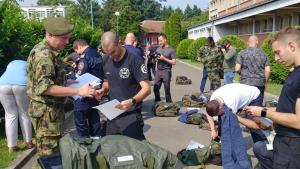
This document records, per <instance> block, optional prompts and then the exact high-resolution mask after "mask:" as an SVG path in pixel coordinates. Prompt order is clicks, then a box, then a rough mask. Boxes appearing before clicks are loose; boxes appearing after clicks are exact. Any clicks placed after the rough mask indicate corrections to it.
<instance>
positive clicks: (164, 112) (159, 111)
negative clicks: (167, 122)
mask: <svg viewBox="0 0 300 169" xmlns="http://www.w3.org/2000/svg"><path fill="white" fill-rule="evenodd" d="M179 110H180V107H179V105H178V104H176V103H166V102H163V101H161V102H158V103H156V104H155V105H154V106H153V113H154V115H155V116H160V117H175V116H178V113H179Z"/></svg>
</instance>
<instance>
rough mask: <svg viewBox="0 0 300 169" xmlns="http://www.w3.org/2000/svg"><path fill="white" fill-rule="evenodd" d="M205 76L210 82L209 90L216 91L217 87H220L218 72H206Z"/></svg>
mask: <svg viewBox="0 0 300 169" xmlns="http://www.w3.org/2000/svg"><path fill="white" fill-rule="evenodd" d="M207 75H208V79H209V80H210V90H217V89H218V88H219V87H221V79H220V75H219V72H217V71H213V72H209V71H207Z"/></svg>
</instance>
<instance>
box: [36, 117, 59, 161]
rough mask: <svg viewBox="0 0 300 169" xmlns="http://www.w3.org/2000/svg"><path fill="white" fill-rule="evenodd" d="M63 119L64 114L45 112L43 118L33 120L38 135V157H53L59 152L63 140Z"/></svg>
mask: <svg viewBox="0 0 300 169" xmlns="http://www.w3.org/2000/svg"><path fill="white" fill-rule="evenodd" d="M53 114H55V116H53ZM53 117H54V118H53ZM63 119H64V113H63V112H58V113H55V112H45V114H44V115H43V116H42V117H38V118H31V120H32V124H33V128H34V130H35V133H36V145H37V153H38V156H46V155H51V154H53V153H55V152H58V151H59V145H58V142H59V139H60V138H61V128H62V123H63Z"/></svg>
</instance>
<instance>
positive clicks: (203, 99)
mask: <svg viewBox="0 0 300 169" xmlns="http://www.w3.org/2000/svg"><path fill="white" fill-rule="evenodd" d="M209 98H210V94H209V93H205V94H199V93H195V94H192V95H184V96H183V97H182V103H183V106H184V107H197V108H200V107H205V106H206V103H207V101H208V100H209Z"/></svg>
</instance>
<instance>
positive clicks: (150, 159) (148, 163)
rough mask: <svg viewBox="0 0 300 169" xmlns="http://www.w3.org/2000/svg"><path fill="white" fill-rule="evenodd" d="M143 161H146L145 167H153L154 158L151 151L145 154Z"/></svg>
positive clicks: (149, 168) (152, 168)
mask: <svg viewBox="0 0 300 169" xmlns="http://www.w3.org/2000/svg"><path fill="white" fill-rule="evenodd" d="M145 163H146V164H145V166H146V167H147V169H154V164H155V158H154V156H153V155H152V154H151V153H149V154H147V156H146V158H145Z"/></svg>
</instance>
